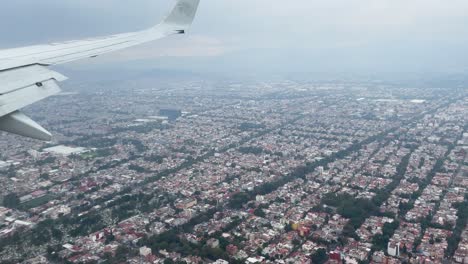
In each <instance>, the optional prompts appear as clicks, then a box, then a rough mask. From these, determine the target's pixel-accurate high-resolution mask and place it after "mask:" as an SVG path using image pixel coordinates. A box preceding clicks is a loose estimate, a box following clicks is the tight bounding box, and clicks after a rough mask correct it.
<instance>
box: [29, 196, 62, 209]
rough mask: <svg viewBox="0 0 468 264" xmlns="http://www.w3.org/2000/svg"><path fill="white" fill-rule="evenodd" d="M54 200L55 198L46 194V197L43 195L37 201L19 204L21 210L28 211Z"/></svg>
mask: <svg viewBox="0 0 468 264" xmlns="http://www.w3.org/2000/svg"><path fill="white" fill-rule="evenodd" d="M54 199H55V196H53V195H51V194H46V195H44V196H42V197H39V198H37V199H32V200H31V201H27V202H25V203H23V204H21V208H22V209H25V210H28V209H31V208H34V207H38V206H41V205H43V204H46V203H48V202H49V201H52V200H54Z"/></svg>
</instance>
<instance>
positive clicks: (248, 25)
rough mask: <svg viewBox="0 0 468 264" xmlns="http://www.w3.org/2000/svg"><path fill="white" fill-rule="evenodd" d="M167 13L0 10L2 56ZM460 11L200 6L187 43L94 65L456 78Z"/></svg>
mask: <svg viewBox="0 0 468 264" xmlns="http://www.w3.org/2000/svg"><path fill="white" fill-rule="evenodd" d="M172 3H173V2H172V1H168V0H165V1H162V0H132V1H130V0H79V1H78V0H40V1H37V0H15V1H4V3H1V8H0V25H1V26H0V36H2V41H1V43H0V47H2V48H5V47H13V46H16V45H29V44H35V43H42V42H50V41H57V40H67V39H76V38H82V37H91V36H97V35H103V34H109V33H117V32H124V31H128V30H137V29H142V28H145V27H147V26H150V25H152V24H153V23H155V22H157V21H158V20H159V19H160V18H161V17H162V15H163V14H164V13H165V12H166V11H167V10H169V9H170V7H171V6H172ZM466 10H468V1H466V0H450V1H447V0H291V1H280V0H202V3H201V6H200V12H199V15H198V17H197V20H196V22H195V24H194V26H193V28H192V30H191V32H190V35H189V36H185V37H175V38H171V39H168V40H163V41H160V42H155V43H152V44H149V45H145V46H144V47H142V48H135V49H130V50H126V51H123V52H120V53H118V54H116V55H113V56H104V57H102V58H100V59H99V60H98V61H97V62H98V63H101V64H106V63H109V62H115V60H117V61H121V62H125V63H135V61H141V60H145V61H146V62H147V63H148V61H150V62H151V63H154V64H155V65H159V66H160V67H161V68H183V69H189V70H200V71H204V70H211V71H215V70H221V71H232V70H236V71H252V70H254V71H255V70H259V71H267V72H268V71H272V72H295V71H300V72H307V71H323V72H334V71H364V72H365V71H367V72H368V71H393V72H398V71H411V72H413V71H415V72H416V71H436V72H437V71H463V70H466V69H467V66H468V56H467V55H466V54H468V53H467V52H468V48H467V47H468V45H467V44H468V27H466V25H468V13H467V12H466Z"/></svg>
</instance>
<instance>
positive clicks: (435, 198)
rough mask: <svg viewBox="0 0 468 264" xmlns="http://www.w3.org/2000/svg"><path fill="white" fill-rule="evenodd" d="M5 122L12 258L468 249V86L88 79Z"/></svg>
mask: <svg viewBox="0 0 468 264" xmlns="http://www.w3.org/2000/svg"><path fill="white" fill-rule="evenodd" d="M25 112H26V113H28V115H29V116H31V117H32V118H33V119H35V120H37V121H40V122H41V124H42V125H44V126H45V127H47V128H48V129H49V130H50V131H51V132H52V133H53V134H54V139H53V141H51V142H41V141H37V140H33V139H27V138H23V137H19V136H14V135H11V134H7V133H3V134H1V137H0V149H1V150H2V151H1V153H0V175H1V177H0V184H1V186H2V188H0V197H2V199H1V200H2V203H1V204H2V206H1V207H0V261H1V263H217V264H222V263H467V262H468V227H467V219H468V192H467V188H468V156H467V148H468V131H467V128H468V123H467V119H468V90H467V89H466V87H462V86H453V85H450V84H447V86H443V85H441V86H425V87H418V86H413V85H410V84H408V85H407V84H403V83H391V82H386V81H381V80H377V79H376V80H372V79H369V80H343V81H340V80H333V81H304V80H301V81H299V80H293V79H291V80H288V79H282V80H276V81H255V80H246V81H232V80H220V79H213V80H211V79H209V78H204V79H198V78H173V79H171V78H159V76H158V77H152V76H151V74H147V75H146V76H145V77H144V78H134V79H129V80H126V81H100V82H97V81H89V82H83V83H74V84H73V85H72V84H69V85H67V86H66V89H65V92H63V93H61V94H59V95H58V96H55V97H51V98H48V99H47V100H44V101H41V102H39V103H36V104H34V105H32V106H30V107H28V108H27V109H26V110H25Z"/></svg>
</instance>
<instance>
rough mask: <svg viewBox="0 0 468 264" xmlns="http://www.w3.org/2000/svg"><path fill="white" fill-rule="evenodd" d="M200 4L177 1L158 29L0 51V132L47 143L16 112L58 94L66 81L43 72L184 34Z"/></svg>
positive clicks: (192, 0) (40, 130) (36, 128)
mask: <svg viewBox="0 0 468 264" xmlns="http://www.w3.org/2000/svg"><path fill="white" fill-rule="evenodd" d="M199 2H200V0H177V3H176V5H175V7H174V9H173V10H172V11H171V12H170V13H169V15H168V16H167V17H166V18H165V19H164V20H163V21H162V22H161V23H160V24H158V25H156V26H154V27H152V28H150V29H147V30H142V31H138V32H131V33H125V34H118V35H112V36H107V37H101V38H93V39H85V40H78V41H68V42H64V43H53V44H49V45H38V46H30V47H24V48H15V49H6V50H0V130H3V131H7V132H10V133H14V134H18V135H22V136H26V137H31V138H35V139H39V140H46V141H48V140H51V138H52V136H51V134H50V133H49V132H47V130H45V129H44V128H42V127H41V126H40V125H39V124H37V123H36V122H34V121H33V120H31V119H30V118H28V117H27V116H25V115H24V114H22V113H21V112H19V110H20V109H21V108H23V107H25V106H27V105H30V104H32V103H35V102H37V101H39V100H42V99H45V98H47V97H49V96H52V95H54V94H57V93H59V92H60V88H59V86H58V82H60V81H63V80H66V79H67V78H66V77H65V76H63V75H61V74H60V73H57V72H55V71H52V70H50V69H48V68H47V66H50V65H57V64H62V63H66V62H71V61H75V60H79V59H84V58H93V57H96V56H99V55H101V54H105V53H109V52H113V51H117V50H121V49H125V48H128V47H132V46H135V45H139V44H142V43H146V42H150V41H154V40H158V39H161V38H164V37H167V36H170V35H175V34H184V33H185V32H186V30H187V29H188V28H189V27H190V25H191V24H192V22H193V20H194V18H195V14H196V11H197V9H198V5H199Z"/></svg>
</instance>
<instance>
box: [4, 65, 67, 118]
mask: <svg viewBox="0 0 468 264" xmlns="http://www.w3.org/2000/svg"><path fill="white" fill-rule="evenodd" d="M66 79H67V77H65V76H63V75H62V74H60V73H58V72H55V71H52V70H49V69H47V68H45V67H43V66H39V65H32V66H27V67H21V68H15V69H11V70H7V71H0V83H1V84H2V86H1V87H0V116H4V115H7V114H10V113H12V112H14V111H16V110H18V109H20V108H23V107H25V106H27V105H30V104H32V103H35V102H37V101H39V100H42V99H45V98H47V97H49V96H52V95H54V94H57V93H59V92H60V87H59V86H58V85H57V81H63V80H66Z"/></svg>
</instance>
